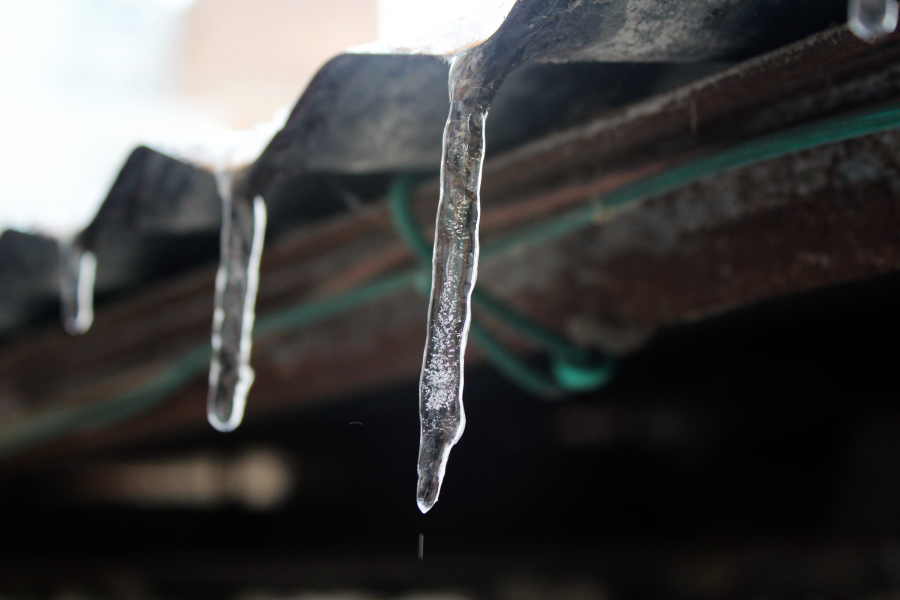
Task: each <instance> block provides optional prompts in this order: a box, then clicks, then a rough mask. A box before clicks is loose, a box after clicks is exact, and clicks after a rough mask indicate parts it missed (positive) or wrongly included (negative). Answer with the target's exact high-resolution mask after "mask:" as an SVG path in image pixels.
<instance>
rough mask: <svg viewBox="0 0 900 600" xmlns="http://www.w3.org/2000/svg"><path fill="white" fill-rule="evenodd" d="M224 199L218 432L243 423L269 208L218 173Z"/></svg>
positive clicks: (216, 315)
mask: <svg viewBox="0 0 900 600" xmlns="http://www.w3.org/2000/svg"><path fill="white" fill-rule="evenodd" d="M216 182H217V184H218V188H219V194H220V195H221V196H222V237H221V256H220V262H219V271H218V273H217V274H216V296H215V308H214V310H213V330H212V351H213V355H212V361H211V363H210V369H209V399H208V403H207V416H208V418H209V422H210V424H211V425H212V426H213V427H215V428H216V429H218V430H219V431H232V430H233V429H235V428H236V427H237V426H238V425H240V424H241V419H243V417H244V406H245V405H246V403H247V394H248V393H249V391H250V386H251V385H253V369H252V368H251V367H250V347H251V345H252V342H253V339H252V337H253V320H254V318H255V313H254V308H255V306H256V290H257V286H258V283H259V259H260V257H261V255H262V249H263V239H264V238H265V233H266V204H265V202H264V201H263V199H262V198H261V197H260V196H257V197H256V198H255V199H254V200H252V201H251V200H250V199H249V197H247V196H245V195H242V194H240V193H234V192H235V186H234V185H233V180H232V176H231V174H230V173H225V172H222V173H217V174H216Z"/></svg>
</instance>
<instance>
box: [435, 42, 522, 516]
mask: <svg viewBox="0 0 900 600" xmlns="http://www.w3.org/2000/svg"><path fill="white" fill-rule="evenodd" d="M487 54H488V50H487V49H485V48H483V47H477V48H473V49H472V50H469V51H466V52H464V53H463V54H461V55H459V56H457V57H455V58H454V59H453V61H452V62H451V65H450V81H449V87H450V115H449V116H448V118H447V125H446V126H445V128H444V148H443V157H442V160H441V197H440V201H439V203H438V211H437V225H436V230H435V239H434V259H433V263H432V279H431V299H430V304H429V308H428V337H427V339H426V342H425V356H424V359H423V363H422V375H421V378H420V382H419V418H420V437H419V464H418V473H419V482H418V488H417V503H418V505H419V510H421V511H422V512H423V513H425V512H428V511H429V510H430V509H431V507H432V506H434V503H435V502H437V499H438V494H439V493H440V489H441V482H442V481H443V478H444V472H445V470H446V468H447V459H448V457H449V456H450V450H451V449H452V448H453V445H454V444H456V442H457V441H458V440H459V438H460V436H461V435H462V433H463V430H464V429H465V426H466V416H465V411H464V409H463V401H462V392H463V361H464V356H465V351H466V341H467V338H468V335H469V322H470V320H471V311H470V300H471V295H472V289H473V288H474V286H475V278H476V276H477V274H478V217H479V213H480V210H481V207H480V198H479V189H480V187H481V166H482V163H483V160H484V125H485V119H486V118H487V114H488V110H489V108H490V103H491V100H492V99H493V96H494V92H495V91H496V89H497V88H498V87H499V85H500V83H501V82H502V81H503V78H504V77H505V76H506V74H507V73H508V72H509V70H510V69H511V68H512V58H510V59H509V60H506V61H504V62H497V61H491V60H489V59H488V58H487ZM517 56H518V55H517ZM504 63H505V64H504Z"/></svg>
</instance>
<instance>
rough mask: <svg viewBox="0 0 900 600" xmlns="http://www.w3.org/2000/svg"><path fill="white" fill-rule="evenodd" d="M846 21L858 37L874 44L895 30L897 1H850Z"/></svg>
mask: <svg viewBox="0 0 900 600" xmlns="http://www.w3.org/2000/svg"><path fill="white" fill-rule="evenodd" d="M847 21H848V25H849V26H850V30H851V31H852V32H853V33H855V34H856V35H857V36H858V37H860V38H862V39H864V40H866V41H867V42H874V41H875V40H877V39H879V38H882V37H884V36H886V35H888V34H890V33H893V32H894V30H895V29H896V28H897V0H850V3H849V5H848V7H847Z"/></svg>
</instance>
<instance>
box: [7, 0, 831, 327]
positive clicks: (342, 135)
mask: <svg viewBox="0 0 900 600" xmlns="http://www.w3.org/2000/svg"><path fill="white" fill-rule="evenodd" d="M844 11H845V4H844V2H843V1H842V0H829V1H828V2H821V1H818V0H797V1H795V2H773V1H771V0H753V1H746V2H739V3H735V2H732V1H730V0H712V1H708V2H702V3H700V2H669V1H666V0H574V1H570V2H561V1H559V0H520V1H519V2H517V3H516V4H515V6H514V7H513V9H512V11H511V12H510V15H509V16H508V17H507V20H506V22H505V23H504V25H503V26H501V28H500V30H499V31H498V34H499V35H507V36H512V35H521V32H517V31H515V27H513V26H512V25H511V24H513V25H514V24H515V22H516V18H517V15H519V14H523V13H525V12H528V13H529V14H532V15H534V14H537V15H538V18H537V20H534V22H533V23H531V25H532V26H533V25H535V24H536V27H534V32H533V33H529V34H528V35H531V36H532V37H533V39H532V40H531V42H530V43H529V46H528V50H527V57H526V58H527V61H526V64H525V65H524V66H522V67H521V68H519V69H518V70H517V71H515V72H514V73H513V74H512V75H511V76H510V77H509V79H508V80H507V82H506V83H505V85H504V86H503V87H502V89H501V91H500V93H499V94H498V96H497V98H496V101H495V103H494V107H493V109H492V112H491V117H490V125H489V127H488V148H489V152H490V153H491V155H496V153H499V152H502V151H505V150H508V149H511V148H515V147H516V146H519V145H521V144H523V143H525V142H527V141H529V140H532V139H535V138H537V137H540V136H541V135H545V134H547V133H548V132H551V131H554V130H559V129H562V128H565V127H567V126H571V125H573V124H576V123H579V122H585V121H587V120H589V119H590V118H592V117H594V116H596V115H597V114H601V113H602V112H603V111H606V110H609V109H610V108H614V107H616V106H621V105H623V104H625V103H628V102H633V101H635V100H638V99H640V98H642V97H646V96H649V95H652V94H654V93H657V92H659V91H662V90H665V89H668V88H670V87H672V86H673V85H676V84H678V83H682V82H685V81H688V80H691V79H695V78H696V77H698V76H700V75H702V74H705V73H708V72H710V71H713V70H716V69H720V68H722V66H724V65H725V64H727V63H728V62H731V61H734V60H737V59H742V58H746V57H748V56H752V55H755V54H758V53H760V52H762V51H765V50H768V49H770V48H774V47H777V46H780V45H782V44H784V43H786V42H790V41H792V40H796V39H800V38H802V37H803V36H805V35H808V34H810V33H812V32H814V31H818V30H821V29H823V28H825V27H827V26H829V25H830V24H832V23H835V22H840V21H842V20H843V19H844V18H845V12H844ZM504 28H506V29H504ZM446 81H447V64H446V62H445V61H444V60H443V57H435V56H426V55H400V54H395V55H377V54H359V53H357V54H345V55H341V56H338V57H336V58H335V59H333V60H332V61H330V62H329V63H328V64H326V65H324V66H323V67H322V69H321V70H320V71H319V73H318V75H317V76H316V77H315V78H314V80H313V81H312V82H311V83H310V85H309V87H308V88H307V90H306V91H305V92H304V93H303V95H302V96H301V97H300V99H299V100H298V102H297V104H296V106H295V107H294V110H293V112H292V113H291V115H290V118H289V120H288V122H287V124H286V125H285V127H284V129H283V130H282V131H281V132H279V133H278V134H277V135H276V137H275V138H274V139H273V140H272V142H271V143H270V145H269V146H268V147H267V148H266V149H265V150H264V152H263V153H262V155H261V156H260V157H259V159H258V160H257V161H256V162H255V163H254V164H253V165H252V166H251V167H250V173H249V176H250V177H251V179H252V180H253V185H254V186H256V188H257V189H258V191H259V192H261V193H262V194H263V195H264V197H265V198H266V200H267V202H268V203H269V206H270V214H271V215H272V216H273V218H272V219H271V223H272V224H273V225H274V227H270V231H269V236H270V237H271V236H273V235H275V236H277V235H278V234H279V233H280V232H283V231H286V230H288V229H291V228H292V227H294V226H296V225H298V224H301V223H304V222H309V221H310V220H315V219H318V218H321V217H323V216H326V215H329V214H334V213H335V212H338V211H341V210H343V209H345V208H346V198H347V191H348V190H349V191H350V194H351V196H350V197H351V198H360V199H361V200H362V201H365V200H366V199H367V198H373V197H377V196H379V195H380V194H381V193H382V192H383V191H384V186H385V179H384V177H381V176H382V175H383V174H386V173H398V172H425V173H434V172H436V169H437V165H438V163H439V158H440V147H441V144H440V139H441V132H442V126H443V122H444V120H445V118H446V111H447V88H446ZM332 175H344V176H347V175H355V176H360V175H369V177H368V178H366V177H361V178H360V177H357V178H356V179H352V178H351V179H349V180H347V179H346V178H345V180H343V181H340V182H339V181H337V180H336V179H335V178H334V177H332ZM219 219H220V208H219V201H218V198H217V194H216V191H215V186H214V183H213V180H212V177H211V176H210V174H209V173H207V172H206V171H204V170H202V169H199V168H196V167H192V166H190V165H187V164H184V163H182V162H180V161H177V160H175V159H173V158H170V157H168V156H165V155H163V154H160V153H158V152H155V151H153V150H150V149H147V148H137V149H135V151H134V152H133V153H132V155H131V156H130V157H129V158H128V160H127V161H126V163H125V164H124V165H123V167H122V170H121V172H120V174H119V176H118V178H117V180H116V182H115V184H114V185H113V187H112V189H111V190H110V192H109V194H108V195H107V197H106V199H105V201H104V203H103V206H102V207H101V209H100V210H99V212H98V214H97V216H96V218H95V219H94V221H93V222H92V223H91V224H90V225H89V226H88V227H87V228H86V229H85V230H84V232H82V234H81V240H82V242H83V244H84V245H85V247H86V248H87V249H89V250H92V251H93V252H94V253H95V254H96V255H97V257H98V274H97V293H98V296H99V298H100V301H102V299H103V298H104V296H107V295H109V294H112V293H118V292H122V291H123V290H126V289H128V288H130V287H133V286H135V285H139V284H143V283H146V282H149V281H153V280H156V279H159V278H161V277H166V276H169V275H171V274H173V273H176V272H179V271H182V270H184V269H185V268H189V267H191V266H193V265H196V264H200V263H203V262H205V261H208V260H210V259H212V257H213V256H214V255H215V253H216V251H217V247H216V236H217V229H218V224H219ZM54 247H55V242H54V241H53V240H49V239H46V238H44V237H41V236H38V235H29V234H23V233H18V232H5V233H3V235H2V238H0V282H2V287H3V289H4V294H3V295H2V297H0V335H2V336H5V337H8V336H9V335H12V334H13V332H14V331H16V330H17V329H20V328H22V327H24V326H26V325H28V324H29V323H32V322H34V321H35V319H38V320H40V319H41V318H47V317H48V316H49V315H51V314H52V313H53V312H54V310H55V309H54V308H53V307H54V305H55V302H56V296H57V291H56V287H57V286H56V284H55V282H56V280H57V279H58V276H57V272H56V271H57V267H56V264H55V255H56V251H55V249H54Z"/></svg>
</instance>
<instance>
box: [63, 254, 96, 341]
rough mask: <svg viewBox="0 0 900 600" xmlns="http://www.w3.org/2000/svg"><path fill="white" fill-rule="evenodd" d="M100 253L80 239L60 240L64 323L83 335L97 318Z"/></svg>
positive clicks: (74, 333)
mask: <svg viewBox="0 0 900 600" xmlns="http://www.w3.org/2000/svg"><path fill="white" fill-rule="evenodd" d="M96 274H97V257H96V256H94V253H93V252H87V251H85V250H84V249H83V248H82V247H81V245H80V244H79V243H78V242H72V241H60V242H59V275H60V282H59V293H60V308H61V313H62V314H61V317H62V322H63V327H65V329H66V331H68V332H69V333H70V334H72V335H81V334H82V333H85V332H86V331H87V330H88V329H90V328H91V324H92V323H93V322H94V279H95V277H96Z"/></svg>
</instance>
